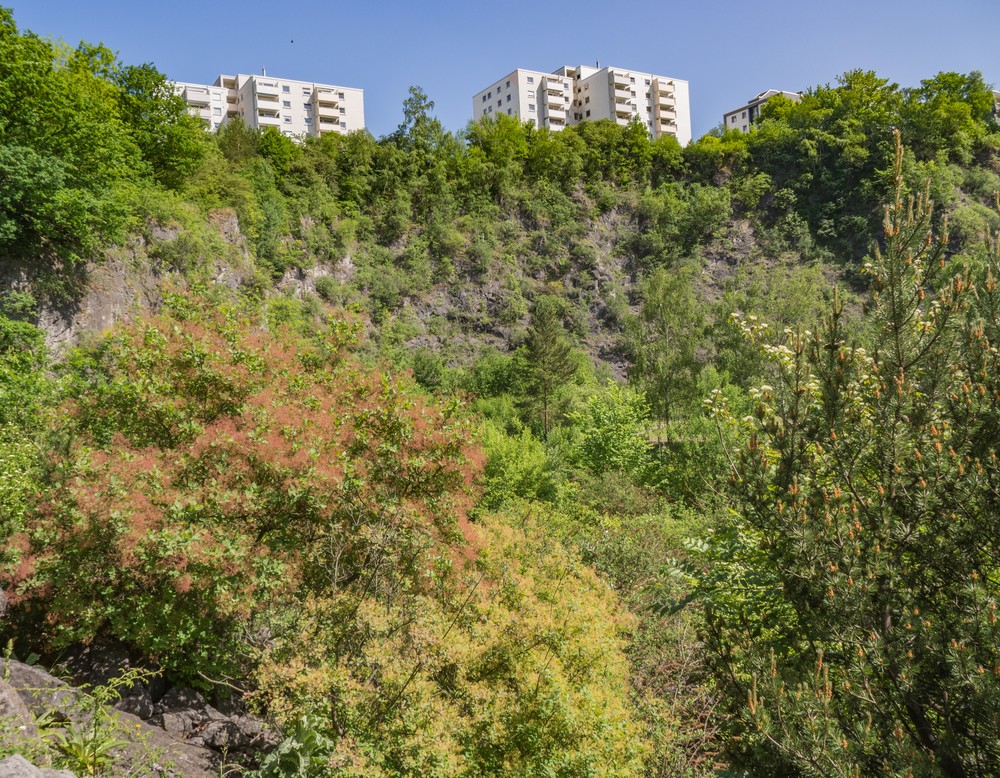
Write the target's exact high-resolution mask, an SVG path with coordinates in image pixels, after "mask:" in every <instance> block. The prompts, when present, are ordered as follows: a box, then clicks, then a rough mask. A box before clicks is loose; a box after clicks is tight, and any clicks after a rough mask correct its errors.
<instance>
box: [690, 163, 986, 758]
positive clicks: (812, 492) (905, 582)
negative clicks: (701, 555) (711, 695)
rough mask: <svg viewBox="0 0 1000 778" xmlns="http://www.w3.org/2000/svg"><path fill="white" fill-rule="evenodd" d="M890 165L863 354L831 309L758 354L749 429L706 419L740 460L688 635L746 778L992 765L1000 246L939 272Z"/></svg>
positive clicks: (924, 222)
mask: <svg viewBox="0 0 1000 778" xmlns="http://www.w3.org/2000/svg"><path fill="white" fill-rule="evenodd" d="M901 160H902V153H901V150H899V151H898V152H897V161H896V168H895V177H896V196H895V199H894V200H893V202H892V203H891V204H890V205H889V206H888V207H887V209H886V218H885V224H884V232H885V235H884V240H883V245H882V246H881V247H876V248H875V250H874V252H873V259H872V260H871V262H870V263H869V264H868V265H867V266H866V271H867V273H868V275H869V276H870V278H871V294H870V300H869V303H868V306H867V316H866V319H865V322H864V323H865V325H866V326H867V345H868V346H869V347H868V348H862V347H861V346H860V345H852V344H851V343H850V342H849V338H848V335H847V334H846V333H845V329H844V323H843V312H842V309H841V307H840V306H839V304H838V303H837V302H836V300H835V302H834V306H833V309H832V310H831V312H830V314H829V316H828V318H827V319H826V321H825V322H824V323H823V324H822V326H820V327H819V328H818V329H817V331H816V332H815V333H809V332H805V331H801V330H800V331H798V332H791V333H788V339H787V341H786V342H785V343H783V344H780V345H771V346H765V348H764V351H765V354H766V355H767V356H768V357H769V358H770V360H771V362H772V364H773V365H774V367H775V369H774V371H773V373H772V380H771V381H770V382H769V384H770V385H766V386H761V387H760V388H759V389H758V390H757V391H756V393H755V398H756V401H757V407H756V412H755V414H754V416H753V417H750V418H745V419H735V418H732V417H730V416H728V414H727V412H726V409H725V406H724V404H723V403H722V402H721V401H720V402H719V403H717V405H716V408H715V410H716V412H717V413H718V414H719V416H720V418H724V419H728V421H729V422H730V423H732V424H733V425H734V426H736V427H742V429H743V431H744V435H745V446H744V448H743V450H742V452H741V453H738V454H734V455H733V460H732V464H733V468H732V487H733V494H734V501H735V504H736V506H737V513H738V517H739V518H738V519H737V520H736V521H735V522H734V524H733V526H731V527H729V528H728V529H727V531H726V532H723V533H719V535H718V537H719V540H718V541H717V542H716V543H715V545H714V548H713V550H712V553H713V554H714V555H715V557H716V558H715V562H716V566H715V570H714V572H713V574H712V578H711V581H708V582H706V585H705V593H706V602H707V605H708V608H707V612H708V619H707V625H706V637H707V643H708V646H709V647H710V650H711V652H712V654H713V663H714V664H715V670H716V677H717V678H718V679H719V681H720V683H721V684H722V686H723V687H724V688H725V690H726V693H727V697H728V699H729V701H730V710H731V712H732V713H733V716H734V720H735V721H736V722H738V723H737V724H736V726H737V727H738V728H740V729H741V730H742V731H741V732H740V734H741V739H740V740H739V742H738V746H737V747H738V749H739V751H740V752H742V753H740V754H739V755H738V756H737V761H743V762H744V764H746V765H747V766H752V767H753V768H755V770H760V771H761V772H760V774H782V775H784V774H794V775H822V776H827V775H829V776H833V775H837V776H860V775H876V774H877V775H890V774H891V775H904V774H909V775H947V776H973V775H977V776H979V775H988V774H992V772H991V771H993V770H995V769H996V766H997V765H998V764H1000V703H998V700H1000V627H998V625H997V614H996V608H997V603H998V599H1000V582H998V579H997V559H1000V463H998V460H997V445H998V441H1000V434H998V433H1000V364H998V361H1000V355H998V353H997V349H996V347H995V346H994V345H992V344H995V343H997V342H998V337H1000V290H998V284H997V280H996V279H997V278H1000V252H998V251H997V250H996V248H997V247H996V246H995V245H994V246H993V250H992V253H991V256H990V259H989V261H988V263H987V265H988V267H986V268H985V269H984V270H983V272H982V273H981V274H979V275H978V277H977V276H976V275H975V274H974V273H972V271H970V270H968V269H962V270H961V271H956V270H954V269H952V267H951V265H950V264H949V263H948V262H947V261H946V258H945V251H946V246H947V235H946V233H945V231H944V229H942V230H941V231H940V234H939V235H938V236H937V237H935V236H934V235H933V233H932V230H931V219H932V206H931V203H930V202H929V199H928V198H927V196H926V194H925V195H923V196H920V197H917V198H909V199H904V197H903V194H902V176H901V172H900V171H901ZM748 330H749V328H748ZM751 334H754V333H753V331H752V330H751Z"/></svg>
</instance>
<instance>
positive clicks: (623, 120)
mask: <svg viewBox="0 0 1000 778" xmlns="http://www.w3.org/2000/svg"><path fill="white" fill-rule="evenodd" d="M630 121H632V117H631V116H619V115H616V116H615V124H617V125H618V126H619V127H627V126H628V123H629V122H630Z"/></svg>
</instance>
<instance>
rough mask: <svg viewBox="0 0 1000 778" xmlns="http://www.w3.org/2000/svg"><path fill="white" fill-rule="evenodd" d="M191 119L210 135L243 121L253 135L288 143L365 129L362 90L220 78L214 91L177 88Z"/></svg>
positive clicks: (202, 87) (261, 77)
mask: <svg viewBox="0 0 1000 778" xmlns="http://www.w3.org/2000/svg"><path fill="white" fill-rule="evenodd" d="M174 90H175V91H176V92H177V94H179V95H180V96H181V97H183V98H184V100H185V101H186V102H187V104H188V110H189V111H190V113H191V114H192V115H193V116H197V117H199V118H201V119H202V120H204V121H205V122H206V124H207V126H208V127H209V128H210V129H212V130H217V129H219V127H221V126H222V125H223V124H224V123H225V122H227V121H229V120H230V119H232V118H233V117H236V116H239V117H240V118H242V119H243V121H244V122H245V123H246V124H247V126H249V127H252V128H254V129H260V128H261V127H274V128H275V129H277V130H280V131H281V132H282V133H283V134H285V135H287V136H289V137H305V136H313V137H318V136H320V135H322V134H323V133H324V132H340V133H347V132H351V131H352V130H361V129H364V126H365V98H364V90H363V89H352V88H351V87H345V86H333V85H332V84H316V83H313V82H310V81H294V80H291V79H287V78H274V77H271V76H268V75H267V73H266V72H262V73H261V75H259V76H255V75H253V76H250V75H244V74H239V75H235V76H227V75H221V76H219V77H218V78H217V79H215V83H214V84H212V85H211V86H206V85H204V84H187V83H179V82H176V83H174Z"/></svg>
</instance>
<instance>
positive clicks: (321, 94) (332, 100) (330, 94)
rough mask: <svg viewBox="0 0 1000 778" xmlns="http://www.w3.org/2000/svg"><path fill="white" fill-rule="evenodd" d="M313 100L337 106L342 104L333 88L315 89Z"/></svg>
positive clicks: (321, 104) (320, 103)
mask: <svg viewBox="0 0 1000 778" xmlns="http://www.w3.org/2000/svg"><path fill="white" fill-rule="evenodd" d="M312 101H313V102H314V103H316V104H317V105H320V106H324V105H329V106H333V107H336V106H338V105H340V98H339V97H337V93H336V92H335V91H334V90H332V89H316V90H314V91H313V96H312Z"/></svg>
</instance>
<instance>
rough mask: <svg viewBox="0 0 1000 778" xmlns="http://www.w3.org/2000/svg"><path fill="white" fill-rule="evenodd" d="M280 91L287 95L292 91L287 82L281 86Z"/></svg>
mask: <svg viewBox="0 0 1000 778" xmlns="http://www.w3.org/2000/svg"><path fill="white" fill-rule="evenodd" d="M281 91H282V92H284V93H285V94H286V95H287V94H288V93H289V92H291V91H292V88H291V87H290V86H288V84H285V85H284V86H282V87H281Z"/></svg>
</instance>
